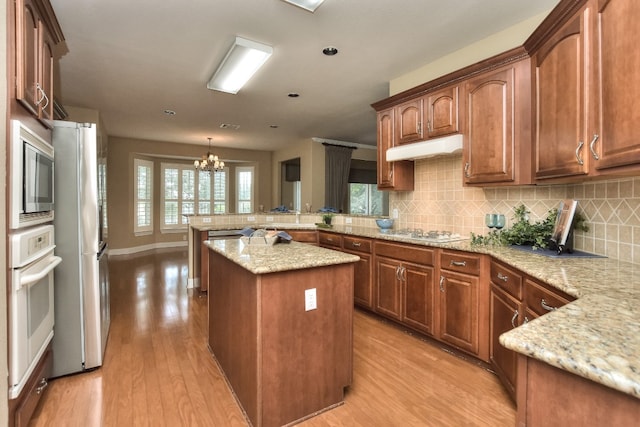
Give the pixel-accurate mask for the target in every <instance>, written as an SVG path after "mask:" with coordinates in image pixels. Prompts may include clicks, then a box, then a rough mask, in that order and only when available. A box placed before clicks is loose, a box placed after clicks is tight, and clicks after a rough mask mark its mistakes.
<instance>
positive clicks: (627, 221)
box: [389, 155, 640, 264]
mask: <svg viewBox="0 0 640 427" xmlns="http://www.w3.org/2000/svg"><path fill="white" fill-rule="evenodd" d="M565 198H568V199H576V200H578V211H579V212H581V213H582V215H583V216H584V217H585V218H586V222H587V225H588V226H589V231H588V232H576V233H575V240H574V247H575V248H576V249H579V250H583V251H586V252H591V253H596V254H599V255H605V256H607V257H610V258H616V259H620V260H623V261H629V262H633V263H635V264H640V177H630V178H621V179H610V180H605V181H590V182H585V183H580V184H564V185H536V186H520V187H499V188H475V187H473V188H472V187H463V185H462V156H461V155H457V156H450V157H438V158H433V159H424V160H418V161H416V162H415V189H414V191H411V192H391V193H390V196H389V210H390V212H391V211H393V209H398V212H399V218H398V219H397V220H396V225H395V226H394V228H397V229H402V228H421V229H423V230H425V231H426V230H451V231H454V232H458V233H460V234H463V235H469V233H471V232H473V233H476V234H486V233H487V231H488V229H487V227H486V226H485V225H484V215H485V214H486V213H501V214H504V215H505V216H506V218H507V225H506V227H510V226H511V224H512V223H513V209H514V207H515V206H518V205H519V204H521V203H524V205H525V206H526V207H527V208H528V209H529V211H531V214H530V220H531V221H532V222H533V221H537V220H539V219H541V218H544V217H546V215H547V212H548V211H549V210H550V209H555V208H557V207H558V203H559V202H560V200H562V199H565Z"/></svg>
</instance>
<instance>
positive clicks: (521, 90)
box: [462, 58, 532, 185]
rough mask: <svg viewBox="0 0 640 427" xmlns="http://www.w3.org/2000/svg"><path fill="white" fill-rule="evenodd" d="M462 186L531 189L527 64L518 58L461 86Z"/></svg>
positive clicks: (529, 106)
mask: <svg viewBox="0 0 640 427" xmlns="http://www.w3.org/2000/svg"><path fill="white" fill-rule="evenodd" d="M463 98H464V100H463V102H462V104H463V105H464V113H465V115H466V120H465V129H464V132H463V134H464V149H463V165H464V167H463V172H464V183H465V184H466V185H485V184H510V185H523V184H531V182H532V173H531V156H532V151H531V64H530V60H529V59H528V58H527V59H523V60H520V61H518V62H516V63H513V64H510V65H508V66H504V67H501V68H499V69H497V70H493V71H490V72H487V73H484V74H482V75H480V76H477V77H474V78H472V79H470V80H468V81H466V82H465V83H464V85H463Z"/></svg>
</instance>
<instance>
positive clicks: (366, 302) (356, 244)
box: [342, 236, 374, 310]
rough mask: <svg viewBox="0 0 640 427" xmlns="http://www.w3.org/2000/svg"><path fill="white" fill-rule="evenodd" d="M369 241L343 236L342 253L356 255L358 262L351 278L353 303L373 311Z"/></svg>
mask: <svg viewBox="0 0 640 427" xmlns="http://www.w3.org/2000/svg"><path fill="white" fill-rule="evenodd" d="M372 249H373V243H372V241H371V239H365V238H361V237H353V236H344V237H343V238H342V251H343V252H346V253H349V254H352V255H357V256H359V257H360V261H358V262H357V263H356V264H355V267H354V278H353V302H354V303H355V304H356V305H358V306H360V307H362V308H366V309H369V310H372V309H373V300H374V299H373V255H372V254H371V251H372Z"/></svg>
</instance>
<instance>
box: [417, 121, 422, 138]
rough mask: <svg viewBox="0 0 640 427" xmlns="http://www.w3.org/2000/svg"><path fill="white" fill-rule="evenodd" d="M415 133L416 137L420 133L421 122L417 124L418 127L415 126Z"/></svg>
mask: <svg viewBox="0 0 640 427" xmlns="http://www.w3.org/2000/svg"><path fill="white" fill-rule="evenodd" d="M416 133H417V134H418V135H419V134H421V133H422V122H418V125H417V126H416Z"/></svg>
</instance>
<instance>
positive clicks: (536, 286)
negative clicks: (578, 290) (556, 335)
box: [524, 279, 571, 316]
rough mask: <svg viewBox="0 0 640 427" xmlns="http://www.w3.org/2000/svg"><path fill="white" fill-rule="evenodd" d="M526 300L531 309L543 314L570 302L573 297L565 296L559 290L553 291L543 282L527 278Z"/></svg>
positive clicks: (525, 282)
mask: <svg viewBox="0 0 640 427" xmlns="http://www.w3.org/2000/svg"><path fill="white" fill-rule="evenodd" d="M524 300H525V303H526V305H527V307H529V309H530V310H531V311H533V312H534V313H536V314H537V315H539V316H542V315H544V314H547V313H548V312H550V311H553V310H555V309H557V308H560V307H562V306H563V305H565V304H568V303H569V302H570V301H571V297H569V296H566V297H565V296H564V295H560V294H559V293H558V292H557V291H551V290H550V289H548V288H547V287H545V286H544V285H543V284H541V283H538V282H535V281H533V280H531V279H526V280H525V281H524Z"/></svg>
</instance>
